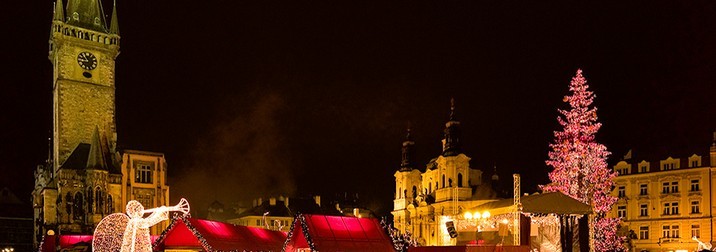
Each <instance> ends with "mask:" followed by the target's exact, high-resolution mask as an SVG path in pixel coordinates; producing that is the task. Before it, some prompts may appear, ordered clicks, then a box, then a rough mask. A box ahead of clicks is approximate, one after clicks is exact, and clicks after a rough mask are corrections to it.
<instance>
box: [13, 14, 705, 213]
mask: <svg viewBox="0 0 716 252" xmlns="http://www.w3.org/2000/svg"><path fill="white" fill-rule="evenodd" d="M610 2H611V3H610ZM103 4H104V7H105V13H106V14H107V15H109V14H110V13H111V5H112V3H111V1H109V0H103ZM2 5H3V6H2V9H3V11H2V14H1V15H0V31H2V36H1V38H2V39H0V45H1V46H0V62H2V63H0V64H1V65H2V68H1V70H0V85H1V89H0V160H2V161H1V162H0V174H1V175H0V186H8V187H10V188H11V189H12V190H14V191H15V192H16V193H17V194H18V195H19V196H20V197H22V198H24V199H28V201H29V198H30V190H31V189H32V185H33V175H32V172H33V170H34V168H35V165H37V164H39V163H41V162H42V161H43V160H44V159H45V158H46V157H47V148H48V145H47V138H48V137H49V135H50V132H51V118H52V117H51V115H52V107H51V106H52V103H51V74H52V72H51V70H52V69H51V63H50V61H49V60H48V59H47V50H48V38H49V32H50V21H51V18H52V16H51V15H52V6H53V3H52V1H49V0H42V1H40V0H33V1H7V3H6V2H3V3H2ZM118 11H119V21H120V23H119V27H120V30H121V35H122V40H121V54H120V55H119V57H118V59H117V69H116V70H117V77H116V79H117V82H116V88H117V90H116V97H117V101H116V105H117V127H118V136H119V145H120V147H121V148H123V149H139V150H148V151H158V152H164V153H165V154H166V157H167V161H168V164H169V169H170V171H169V179H170V185H171V186H172V188H171V196H172V198H173V199H172V201H173V202H175V201H178V198H179V197H187V198H188V199H189V201H190V202H192V207H193V208H194V207H196V208H206V206H207V205H208V204H209V203H210V202H211V201H213V200H214V199H218V200H220V201H222V202H224V203H226V204H230V203H231V202H235V201H236V200H240V199H252V198H254V197H259V196H264V197H266V196H268V195H279V194H284V195H287V194H288V195H309V194H321V195H326V196H331V195H333V194H334V193H338V192H350V193H359V195H360V196H361V200H362V201H363V202H364V203H365V204H367V206H368V207H369V208H372V209H373V210H375V211H377V212H378V213H379V214H386V213H387V212H388V211H389V210H390V209H391V208H392V201H391V200H392V197H393V193H394V191H393V190H394V189H393V187H394V178H393V173H394V172H395V171H396V170H397V169H398V168H399V164H400V156H401V155H400V146H401V142H402V141H403V139H404V135H405V129H406V127H407V125H408V123H410V124H411V125H412V132H413V134H412V135H413V137H414V140H415V142H416V148H417V158H416V160H417V162H418V163H419V164H421V169H423V170H424V169H425V168H424V166H423V165H422V164H425V163H427V162H428V161H429V160H430V159H431V158H433V157H436V156H438V155H439V154H440V150H441V144H440V140H441V138H442V129H443V128H444V124H445V122H446V121H447V119H448V116H449V108H450V98H451V97H454V98H455V101H456V107H457V108H456V114H457V118H458V119H459V120H460V121H461V122H462V127H463V130H462V131H463V138H462V142H463V149H464V152H465V153H466V154H467V155H468V156H470V157H471V158H472V162H471V164H472V167H474V168H480V169H487V170H491V169H492V166H493V164H496V165H497V170H498V172H499V174H500V175H501V176H502V178H503V179H504V182H505V183H511V181H509V179H510V177H511V176H510V174H512V173H515V172H519V173H521V174H523V176H526V177H527V179H524V181H523V190H524V191H534V190H535V189H536V185H537V184H544V183H546V182H547V180H548V179H547V172H548V170H549V169H548V167H547V166H546V165H545V164H544V160H545V159H546V158H547V151H548V144H549V142H550V141H551V140H552V131H554V130H558V129H559V127H558V124H557V120H556V117H557V115H558V112H557V108H565V107H564V106H565V105H566V104H565V103H563V102H562V97H563V96H564V95H566V94H567V90H568V89H567V88H568V84H569V80H570V78H571V77H572V76H573V75H574V74H575V71H576V70H577V68H582V69H583V70H584V75H585V77H586V78H587V79H588V81H589V84H590V85H591V89H592V90H593V91H595V93H596V95H597V98H596V101H595V104H596V106H597V107H598V108H599V111H598V115H599V117H600V121H601V122H602V123H603V124H604V126H603V127H602V130H601V131H600V133H599V135H598V137H597V140H598V141H600V142H602V143H604V144H605V145H607V147H608V148H609V150H610V151H612V152H613V155H612V157H611V159H610V162H612V163H613V162H614V161H615V160H618V159H619V158H620V157H621V156H622V155H624V153H625V152H626V150H628V149H630V148H633V149H634V154H635V155H641V156H644V157H648V158H653V159H658V158H662V159H663V158H666V156H667V155H668V153H672V154H673V155H674V156H680V157H684V156H686V155H688V154H692V153H693V152H699V153H704V152H708V147H709V145H710V143H711V135H712V132H713V131H714V130H716V77H715V76H714V74H716V2H714V1H711V0H701V1H672V0H668V1H606V2H605V1H503V0H490V1H351V2H348V1H335V0H332V1H274V0H260V1H258V0H254V1H245V0H239V1H228V0H211V1H184V0H181V1H168V0H152V1H123V0H118Z"/></svg>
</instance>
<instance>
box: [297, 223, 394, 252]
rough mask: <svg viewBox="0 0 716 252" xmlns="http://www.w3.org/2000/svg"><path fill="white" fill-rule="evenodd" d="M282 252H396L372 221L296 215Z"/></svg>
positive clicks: (377, 224) (390, 242) (382, 231)
mask: <svg viewBox="0 0 716 252" xmlns="http://www.w3.org/2000/svg"><path fill="white" fill-rule="evenodd" d="M283 248H284V251H287V252H288V251H297V250H298V249H305V248H310V249H311V250H313V251H321V252H333V251H343V252H352V251H356V252H357V251H385V252H395V250H394V248H393V243H392V241H391V239H390V237H388V234H386V232H385V231H384V230H383V228H382V227H381V226H380V224H379V223H378V220H377V219H374V218H357V217H346V216H325V215H308V214H306V215H298V216H296V218H295V219H294V221H293V226H291V231H289V235H288V239H287V240H286V244H285V245H284V247H283Z"/></svg>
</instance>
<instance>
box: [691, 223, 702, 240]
mask: <svg viewBox="0 0 716 252" xmlns="http://www.w3.org/2000/svg"><path fill="white" fill-rule="evenodd" d="M691 237H696V238H701V226H700V225H699V224H693V225H691Z"/></svg>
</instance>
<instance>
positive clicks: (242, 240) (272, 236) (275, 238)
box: [154, 218, 286, 251]
mask: <svg viewBox="0 0 716 252" xmlns="http://www.w3.org/2000/svg"><path fill="white" fill-rule="evenodd" d="M285 240H286V233H284V232H281V231H272V230H268V229H263V228H255V227H246V226H237V225H233V224H229V223H224V222H218V221H210V220H202V219H194V218H177V219H175V220H174V221H172V223H171V224H170V225H169V227H168V228H167V230H166V231H165V232H164V234H162V235H161V236H160V237H159V239H157V241H156V243H155V246H154V250H155V251H158V250H163V249H167V248H200V249H203V250H205V251H281V248H282V246H283V244H284V241H285Z"/></svg>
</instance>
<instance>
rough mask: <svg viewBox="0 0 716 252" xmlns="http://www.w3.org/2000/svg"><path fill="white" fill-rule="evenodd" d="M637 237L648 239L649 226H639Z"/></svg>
mask: <svg viewBox="0 0 716 252" xmlns="http://www.w3.org/2000/svg"><path fill="white" fill-rule="evenodd" d="M639 239H640V240H648V239H649V226H641V227H639Z"/></svg>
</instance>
